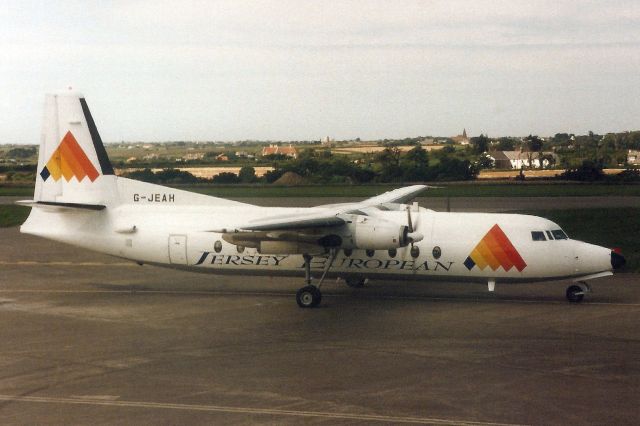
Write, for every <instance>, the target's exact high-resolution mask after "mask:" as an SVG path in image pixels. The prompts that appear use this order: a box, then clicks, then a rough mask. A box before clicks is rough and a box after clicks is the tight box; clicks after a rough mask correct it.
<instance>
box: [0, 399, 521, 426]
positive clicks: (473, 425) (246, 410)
mask: <svg viewBox="0 0 640 426" xmlns="http://www.w3.org/2000/svg"><path fill="white" fill-rule="evenodd" d="M0 400H2V401H7V402H31V403H50V404H78V405H100V406H110V407H132V408H160V409H173V410H186V411H209V412H223V413H234V414H262V415H276V416H278V415H279V416H296V417H320V418H329V419H343V420H365V421H367V420H368V421H376V422H394V423H413V424H434V425H463V426H467V425H468V426H520V425H517V424H512V423H495V422H482V421H468V420H454V419H439V418H428V417H403V416H386V415H375V414H356V413H354V414H349V413H331V412H323V411H297V410H279V409H271V408H252V407H232V406H221V405H203V404H178V403H160V402H143V401H139V402H138V401H108V400H107V401H105V400H102V399H91V398H60V397H39V396H12V395H0Z"/></svg>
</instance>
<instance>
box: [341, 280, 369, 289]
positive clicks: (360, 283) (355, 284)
mask: <svg viewBox="0 0 640 426" xmlns="http://www.w3.org/2000/svg"><path fill="white" fill-rule="evenodd" d="M344 281H345V282H346V283H347V285H348V286H349V287H351V288H361V287H364V284H365V283H366V282H367V279H366V278H346V279H345V280H344Z"/></svg>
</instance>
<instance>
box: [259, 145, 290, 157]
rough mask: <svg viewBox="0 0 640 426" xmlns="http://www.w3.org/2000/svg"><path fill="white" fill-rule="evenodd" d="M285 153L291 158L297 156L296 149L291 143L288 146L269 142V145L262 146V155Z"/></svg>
mask: <svg viewBox="0 0 640 426" xmlns="http://www.w3.org/2000/svg"><path fill="white" fill-rule="evenodd" d="M275 154H280V155H286V156H287V157H291V158H298V150H296V149H295V148H294V147H293V146H291V144H289V146H278V145H275V144H271V145H269V146H265V147H264V148H262V156H263V157H264V156H265V155H275Z"/></svg>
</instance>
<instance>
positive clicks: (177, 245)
mask: <svg viewBox="0 0 640 426" xmlns="http://www.w3.org/2000/svg"><path fill="white" fill-rule="evenodd" d="M169 262H171V263H172V264H174V265H186V264H187V236H186V235H169Z"/></svg>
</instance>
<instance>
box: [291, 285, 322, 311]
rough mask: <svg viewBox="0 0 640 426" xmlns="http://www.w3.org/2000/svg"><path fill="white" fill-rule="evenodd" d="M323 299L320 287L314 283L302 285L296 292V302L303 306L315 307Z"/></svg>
mask: <svg viewBox="0 0 640 426" xmlns="http://www.w3.org/2000/svg"><path fill="white" fill-rule="evenodd" d="M321 300H322V293H321V292H320V289H319V288H318V287H316V286H313V285H308V286H305V287H302V288H301V289H300V290H298V291H297V293H296V302H298V306H300V307H301V308H315V307H316V306H318V305H319V304H320V301H321Z"/></svg>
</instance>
